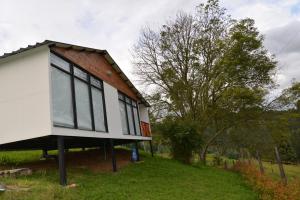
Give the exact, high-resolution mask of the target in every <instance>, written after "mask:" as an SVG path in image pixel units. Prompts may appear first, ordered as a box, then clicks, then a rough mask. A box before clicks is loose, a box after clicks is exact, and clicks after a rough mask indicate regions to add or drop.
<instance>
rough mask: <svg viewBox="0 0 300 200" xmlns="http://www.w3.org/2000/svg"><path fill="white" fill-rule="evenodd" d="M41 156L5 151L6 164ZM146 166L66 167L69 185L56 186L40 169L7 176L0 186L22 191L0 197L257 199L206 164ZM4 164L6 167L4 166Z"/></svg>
mask: <svg viewBox="0 0 300 200" xmlns="http://www.w3.org/2000/svg"><path fill="white" fill-rule="evenodd" d="M39 156H40V152H37V151H30V152H9V153H8V152H1V153H0V159H1V162H3V163H4V164H5V163H6V164H7V163H9V164H10V165H11V164H14V163H15V164H21V163H22V162H30V161H34V160H36V159H39ZM142 159H143V161H144V162H140V163H136V164H130V165H128V166H126V167H124V168H122V169H120V170H119V171H118V172H117V173H112V172H101V173H99V172H98V173H95V172H92V171H90V170H87V169H78V168H68V170H67V172H68V182H69V183H76V184H77V187H75V188H63V187H61V186H59V185H58V173H57V170H56V169H52V170H40V171H36V172H34V173H33V175H31V176H28V177H19V178H3V179H1V180H0V182H2V183H4V184H6V185H11V186H15V187H16V188H18V190H14V191H6V192H4V193H2V194H0V199H6V200H10V199H11V200H18V199H22V200H27V199H28V200H29V199H30V200H35V199H43V200H48V199H110V200H111V199H118V200H119V199H120V200H122V199H130V200H135V199H145V200H147V199H149V200H150V199H151V200H152V199H153V200H155V199H168V200H169V199H172V200H173V199H187V200H189V199H195V200H196V199H201V200H218V199H220V200H254V199H257V198H258V195H257V194H256V193H255V192H253V191H252V189H251V188H250V187H249V186H248V185H247V184H246V183H245V182H244V180H243V179H242V178H241V176H240V175H238V174H235V173H232V172H228V171H224V170H222V169H217V168H213V167H205V166H187V165H183V164H180V163H178V162H176V161H174V160H170V159H166V158H161V157H155V158H151V157H150V156H149V155H147V154H143V155H142ZM3 163H2V168H3ZM0 165H1V164H0Z"/></svg>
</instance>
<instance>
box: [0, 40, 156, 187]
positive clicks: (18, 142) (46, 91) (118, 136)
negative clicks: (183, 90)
mask: <svg viewBox="0 0 300 200" xmlns="http://www.w3.org/2000/svg"><path fill="white" fill-rule="evenodd" d="M149 106H150V105H149V103H148V102H147V101H146V100H145V99H144V98H143V96H142V95H141V93H140V92H139V91H138V90H137V89H136V87H135V86H134V85H133V84H132V83H131V81H130V80H129V79H128V78H127V76H126V75H125V74H124V73H123V72H122V70H121V69H120V67H119V66H118V65H117V64H116V62H115V61H114V60H113V59H112V57H111V56H110V55H109V53H108V52H107V51H106V50H99V49H94V48H88V47H82V46H77V45H72V44H66V43H61V42H55V41H49V40H46V41H44V42H41V43H36V44H35V45H31V46H28V47H26V48H21V49H19V50H17V51H13V52H11V53H6V54H4V55H2V56H0V122H1V123H0V150H28V149H41V150H44V151H47V150H52V149H58V161H59V162H58V163H59V170H60V182H61V184H62V185H65V184H66V169H65V163H64V152H65V149H69V148H88V147H99V146H101V145H106V146H107V147H109V149H110V150H111V151H112V155H114V154H113V151H114V146H115V145H120V144H128V143H134V144H136V143H137V142H140V141H149V142H151V139H152V138H151V131H150V124H149V116H148V107H149ZM112 159H113V160H112V161H113V162H112V163H113V169H114V171H115V170H116V160H115V158H114V156H112Z"/></svg>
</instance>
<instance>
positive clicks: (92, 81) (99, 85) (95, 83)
mask: <svg viewBox="0 0 300 200" xmlns="http://www.w3.org/2000/svg"><path fill="white" fill-rule="evenodd" d="M91 84H92V85H93V86H95V87H97V88H102V84H101V81H99V80H98V79H95V78H94V77H91Z"/></svg>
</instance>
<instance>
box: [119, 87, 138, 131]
mask: <svg viewBox="0 0 300 200" xmlns="http://www.w3.org/2000/svg"><path fill="white" fill-rule="evenodd" d="M119 104H120V115H121V120H122V130H123V133H124V134H127V135H129V134H130V135H141V129H140V119H139V114H138V108H137V103H136V102H135V101H134V100H132V99H130V98H128V97H127V96H125V95H124V94H122V93H120V92H119Z"/></svg>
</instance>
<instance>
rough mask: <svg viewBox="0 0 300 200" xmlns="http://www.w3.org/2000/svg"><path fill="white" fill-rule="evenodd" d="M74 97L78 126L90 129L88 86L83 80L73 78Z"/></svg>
mask: <svg viewBox="0 0 300 200" xmlns="http://www.w3.org/2000/svg"><path fill="white" fill-rule="evenodd" d="M75 99H76V110H77V121H78V128H80V129H87V130H92V118H91V105H90V98H89V87H88V84H86V83H85V82H83V81H81V80H79V79H77V78H76V79H75Z"/></svg>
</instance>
